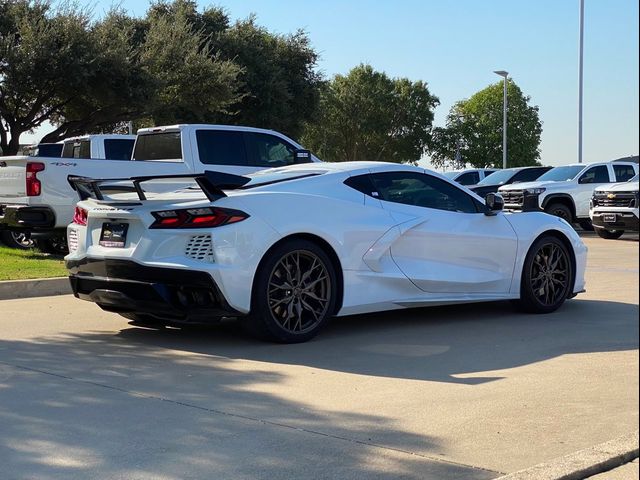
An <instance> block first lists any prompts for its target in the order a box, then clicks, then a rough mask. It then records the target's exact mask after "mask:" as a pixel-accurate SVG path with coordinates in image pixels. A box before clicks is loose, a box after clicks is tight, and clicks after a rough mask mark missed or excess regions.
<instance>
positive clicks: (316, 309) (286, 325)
mask: <svg viewBox="0 0 640 480" xmlns="http://www.w3.org/2000/svg"><path fill="white" fill-rule="evenodd" d="M331 292H332V288H331V276H330V275H329V272H328V271H327V267H326V265H325V264H324V262H323V261H322V259H320V258H319V257H318V256H317V255H316V254H315V253H313V252H311V251H308V250H294V251H292V252H289V253H287V254H286V255H284V256H283V257H282V258H281V259H280V260H279V261H278V262H277V263H276V265H275V266H274V267H273V269H272V270H271V274H270V275H269V286H268V294H267V299H268V305H269V310H270V312H271V316H272V317H273V319H274V320H275V321H276V322H277V323H278V325H279V326H280V328H282V329H283V330H285V331H287V332H289V333H293V334H304V333H306V332H309V331H312V330H313V329H314V328H316V327H317V326H318V325H319V324H320V323H321V322H322V320H323V319H324V318H325V316H326V314H327V311H328V308H329V304H330V301H331Z"/></svg>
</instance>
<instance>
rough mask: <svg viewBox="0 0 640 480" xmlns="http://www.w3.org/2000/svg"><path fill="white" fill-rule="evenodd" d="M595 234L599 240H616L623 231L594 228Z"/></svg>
mask: <svg viewBox="0 0 640 480" xmlns="http://www.w3.org/2000/svg"><path fill="white" fill-rule="evenodd" d="M596 233H597V234H598V236H599V237H600V238H606V239H607V240H616V239H618V238H620V237H621V236H622V235H623V234H624V230H607V229H606V228H596Z"/></svg>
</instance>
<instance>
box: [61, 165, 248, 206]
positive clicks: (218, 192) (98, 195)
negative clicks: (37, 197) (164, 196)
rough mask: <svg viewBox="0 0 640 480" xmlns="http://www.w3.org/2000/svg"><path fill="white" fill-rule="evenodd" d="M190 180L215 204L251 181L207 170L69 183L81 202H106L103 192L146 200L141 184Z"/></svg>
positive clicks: (73, 178)
mask: <svg viewBox="0 0 640 480" xmlns="http://www.w3.org/2000/svg"><path fill="white" fill-rule="evenodd" d="M174 178H177V179H180V178H184V179H189V180H194V181H195V182H196V183H197V184H198V186H199V187H200V188H201V189H202V191H203V192H204V194H205V195H206V196H207V198H208V199H209V201H211V202H213V201H214V200H217V199H219V198H222V197H226V194H225V193H224V191H223V190H235V189H237V188H240V187H242V186H244V185H246V184H247V183H248V182H249V181H250V180H251V179H250V178H249V177H243V176H241V175H233V174H231V173H223V172H216V171H213V170H206V171H205V172H204V173H196V174H179V175H148V176H144V177H129V178H88V177H79V176H75V175H69V176H68V177H67V181H68V182H69V184H70V185H71V188H73V189H74V190H75V191H76V192H77V193H78V196H79V197H80V200H86V199H87V198H95V199H96V200H104V194H103V190H107V189H108V190H109V191H110V192H114V191H115V192H135V193H137V194H138V198H139V199H140V200H146V199H147V197H146V195H145V192H144V190H142V187H141V186H140V184H141V183H144V182H149V181H152V180H164V179H174ZM106 182H111V183H113V182H131V183H132V186H129V185H113V184H111V185H108V186H107V185H103V184H104V183H106ZM101 186H102V188H101Z"/></svg>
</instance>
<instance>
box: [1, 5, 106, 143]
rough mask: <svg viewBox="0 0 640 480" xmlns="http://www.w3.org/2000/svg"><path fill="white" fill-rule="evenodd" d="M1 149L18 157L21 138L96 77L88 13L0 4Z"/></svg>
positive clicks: (60, 109) (42, 6)
mask: <svg viewBox="0 0 640 480" xmlns="http://www.w3.org/2000/svg"><path fill="white" fill-rule="evenodd" d="M0 18H1V19H2V20H1V21H0V148H1V149H2V152H3V154H4V155H14V154H16V153H17V151H18V148H19V146H20V144H19V139H20V135H21V134H22V133H24V132H26V131H29V130H32V129H34V128H36V127H38V126H39V125H41V124H42V123H43V122H44V121H45V120H47V119H49V118H51V117H52V116H53V115H55V114H57V113H59V112H60V111H62V109H64V108H65V107H66V106H67V105H68V104H69V102H70V101H71V100H72V99H73V98H74V97H75V96H76V95H77V94H78V92H81V91H84V90H86V88H87V81H88V79H90V78H92V77H93V76H95V74H96V65H95V63H94V61H93V60H94V57H95V49H94V48H93V43H92V41H91V38H90V34H89V32H88V24H89V16H88V14H87V13H86V12H85V11H83V10H78V9H72V8H70V7H61V8H60V9H59V10H56V11H53V10H52V9H51V6H50V4H49V3H47V2H45V1H35V2H31V1H28V0H14V1H3V2H1V3H0Z"/></svg>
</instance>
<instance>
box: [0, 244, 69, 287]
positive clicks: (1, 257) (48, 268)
mask: <svg viewBox="0 0 640 480" xmlns="http://www.w3.org/2000/svg"><path fill="white" fill-rule="evenodd" d="M66 276H67V270H66V269H65V268H64V261H63V260H62V257H61V256H56V255H49V254H46V253H42V252H40V251H39V250H36V249H30V250H19V249H16V248H9V247H3V246H0V280H24V279H29V278H50V277H66Z"/></svg>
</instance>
